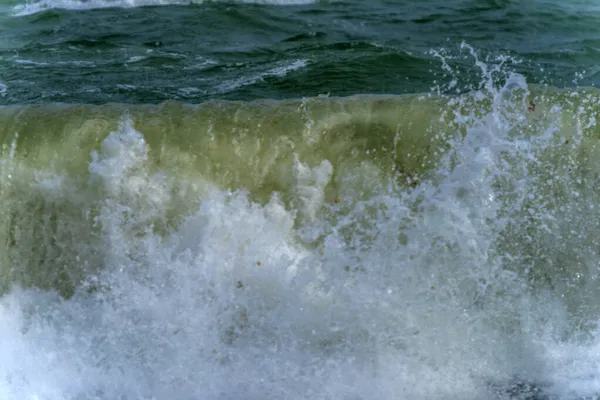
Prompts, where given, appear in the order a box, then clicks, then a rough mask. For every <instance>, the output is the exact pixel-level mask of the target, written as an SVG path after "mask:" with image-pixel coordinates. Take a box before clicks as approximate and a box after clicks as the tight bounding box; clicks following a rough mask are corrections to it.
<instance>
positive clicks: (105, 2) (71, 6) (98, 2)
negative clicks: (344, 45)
mask: <svg viewBox="0 0 600 400" xmlns="http://www.w3.org/2000/svg"><path fill="white" fill-rule="evenodd" d="M317 1H318V0H233V1H229V0H28V1H25V2H24V3H22V4H18V5H16V6H14V7H13V9H12V11H13V14H14V15H15V16H24V15H31V14H37V13H39V12H43V11H46V10H52V9H66V10H91V9H96V8H112V7H119V8H132V7H147V6H154V7H155V6H164V5H189V4H203V3H218V2H223V3H231V4H235V3H245V4H265V5H275V6H291V5H301V4H312V3H315V2H317Z"/></svg>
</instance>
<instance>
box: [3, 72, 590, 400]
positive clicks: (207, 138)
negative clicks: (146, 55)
mask: <svg viewBox="0 0 600 400" xmlns="http://www.w3.org/2000/svg"><path fill="white" fill-rule="evenodd" d="M599 100H600V92H598V91H596V90H592V89H590V90H583V89H580V90H566V91H565V90H562V91H561V90H556V89H548V88H541V87H537V86H528V85H527V84H526V82H525V79H524V78H523V77H522V76H520V75H518V74H511V75H510V76H509V77H508V78H507V80H506V82H505V84H504V85H502V86H494V85H493V84H491V83H490V84H489V85H487V86H486V85H483V86H482V88H481V89H480V90H476V91H473V92H471V93H470V94H468V95H461V96H455V97H446V96H372V95H369V96H355V97H351V98H324V97H321V98H310V99H304V100H285V101H257V102H246V103H244V102H226V101H215V102H208V103H204V104H201V105H185V104H181V103H176V102H169V103H165V104H163V105H160V106H136V105H130V106H128V105H104V106H81V105H58V104H57V105H51V104H48V105H44V106H12V107H5V108H3V109H2V110H1V112H0V132H1V133H0V138H2V143H3V146H2V155H1V157H0V165H1V169H0V171H1V174H0V201H1V204H2V209H1V210H0V246H1V247H0V287H1V290H2V293H3V296H2V297H1V298H0V326H2V330H0V354H2V360H3V362H2V363H0V382H1V383H0V397H2V398H6V399H17V398H40V399H52V400H53V399H61V400H62V399H113V398H122V399H137V398H156V399H170V398H181V399H188V398H189V399H197V398H202V399H232V398H245V399H254V398H255V399H264V398H270V399H279V398H280V399H305V398H315V399H340V398H353V399H359V398H360V399H374V398H378V399H397V398H411V399H444V398H461V399H481V398H503V399H504V398H530V399H555V398H556V399H558V398H560V399H579V398H592V397H593V396H597V395H598V393H600V388H599V387H598V385H599V384H598V382H600V380H599V379H598V375H597V374H598V368H597V365H598V364H597V349H598V346H599V341H598V335H597V321H598V317H599V316H600V309H599V307H598V305H599V304H600V302H599V300H600V299H599V298H598V293H600V291H599V290H598V289H599V287H598V283H599V282H598V250H599V243H598V238H597V234H596V233H597V231H598V221H599V220H600V218H599V217H600V215H598V213H599V212H600V209H599V208H598V207H597V201H596V199H597V198H598V186H597V185H596V184H595V183H596V182H597V180H598V177H599V172H600V170H598V166H597V164H598V160H599V159H600V155H599V154H597V152H598V149H599V147H598V137H599V132H598V126H597V123H596V119H595V114H596V110H597V106H596V105H597V104H598V102H599ZM523 396H525V397H523Z"/></svg>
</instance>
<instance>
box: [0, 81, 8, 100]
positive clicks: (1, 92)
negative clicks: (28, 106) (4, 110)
mask: <svg viewBox="0 0 600 400" xmlns="http://www.w3.org/2000/svg"><path fill="white" fill-rule="evenodd" d="M7 90H8V86H6V84H4V83H2V82H1V81H0V97H6V92H7Z"/></svg>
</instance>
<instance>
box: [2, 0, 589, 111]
mask: <svg viewBox="0 0 600 400" xmlns="http://www.w3.org/2000/svg"><path fill="white" fill-rule="evenodd" d="M3 1H6V0H3ZM167 3H168V2H167ZM261 3H263V2H261ZM264 3H267V4H244V3H243V2H240V3H236V2H221V1H215V2H205V3H201V2H200V3H197V4H190V5H164V6H163V5H161V6H156V5H157V4H162V2H158V1H157V2H156V3H154V2H152V1H147V2H144V1H139V2H138V1H131V2H128V1H124V0H123V1H114V0H92V1H82V0H62V1H61V0H41V1H30V2H22V3H18V4H15V3H10V2H9V3H4V4H5V5H4V6H3V7H2V8H1V9H0V10H1V11H2V14H1V16H0V18H1V21H2V23H1V24H0V37H1V39H0V81H2V82H3V84H4V85H6V86H7V87H8V88H7V89H6V94H5V95H4V96H3V97H2V98H0V102H1V103H0V104H21V103H40V102H52V101H58V102H68V103H80V102H83V103H104V102H127V103H158V102H161V101H164V100H168V99H177V100H181V101H185V102H194V103H197V102H201V101H205V100H207V99H214V98H221V99H223V98H225V99H236V100H251V99H261V98H276V99H282V98H290V97H291V98H297V97H303V96H316V95H319V94H326V93H330V94H331V95H335V96H347V95H351V94H356V93H386V94H403V93H414V92H428V91H429V90H430V88H432V87H434V86H436V84H441V83H447V82H445V80H444V78H443V77H442V73H443V70H442V68H441V64H440V61H439V59H438V58H436V57H435V56H434V55H433V54H432V53H431V51H432V50H438V51H442V49H443V52H444V54H447V55H448V56H449V57H453V59H449V60H448V63H449V65H450V66H452V67H454V68H457V71H459V74H458V76H459V78H460V82H459V85H458V86H457V87H458V88H460V90H465V89H466V88H468V85H467V84H468V83H471V84H477V83H479V75H478V73H479V71H478V69H477V68H476V67H475V66H474V63H473V61H472V60H470V59H464V56H465V54H464V52H461V51H460V50H459V45H460V43H461V42H463V41H464V42H466V43H468V44H469V45H471V46H473V47H474V48H475V49H477V51H478V52H479V54H480V57H482V58H483V59H488V60H489V62H490V63H492V64H493V63H496V62H497V58H498V57H507V56H511V57H513V58H515V59H518V60H520V61H521V62H520V63H519V64H518V65H516V66H514V70H515V71H519V72H521V73H523V74H524V75H525V76H526V77H527V78H528V80H529V81H530V82H531V83H542V82H543V83H547V84H550V85H553V86H558V87H564V86H573V80H574V79H575V78H576V75H577V78H576V80H577V82H578V84H581V85H594V84H595V83H596V82H597V80H598V79H599V76H598V68H597V57H598V54H599V51H600V50H599V49H600V36H599V35H600V34H599V33H598V29H597V26H598V24H599V23H600V9H599V8H598V6H596V5H594V2H593V1H576V2H568V3H564V2H559V1H540V0H535V1H508V0H505V1H500V0H494V1H491V0H490V1H487V0H486V1H480V0H473V1H466V0H449V1H444V2H439V1H429V0H428V1H380V0H375V1H369V2H368V3H367V2H362V1H341V2H340V1H324V2H306V3H307V4H300V5H286V2H285V1H281V2H277V1H273V2H272V4H268V3H269V2H264ZM290 3H293V2H290ZM137 4H139V5H148V6H147V7H134V6H135V5H137ZM111 6H116V7H119V6H125V7H126V8H105V7H111ZM578 74H582V75H581V76H579V75H578Z"/></svg>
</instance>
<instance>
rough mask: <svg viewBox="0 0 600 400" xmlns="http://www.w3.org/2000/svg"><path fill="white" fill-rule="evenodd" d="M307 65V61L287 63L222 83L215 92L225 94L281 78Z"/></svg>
mask: <svg viewBox="0 0 600 400" xmlns="http://www.w3.org/2000/svg"><path fill="white" fill-rule="evenodd" d="M307 64H308V60H295V61H292V62H288V63H285V64H282V65H279V66H277V67H275V68H271V69H269V70H267V71H264V72H259V73H254V74H250V75H247V76H242V77H240V78H237V79H234V80H232V81H226V82H223V83H222V84H220V85H218V86H217V87H216V91H217V93H227V92H231V91H232V90H235V89H239V88H241V87H244V86H249V85H254V84H256V83H258V82H260V81H262V80H263V79H264V78H267V77H283V76H286V75H287V74H289V73H290V72H293V71H298V70H300V69H302V68H305V67H306V65H307Z"/></svg>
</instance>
